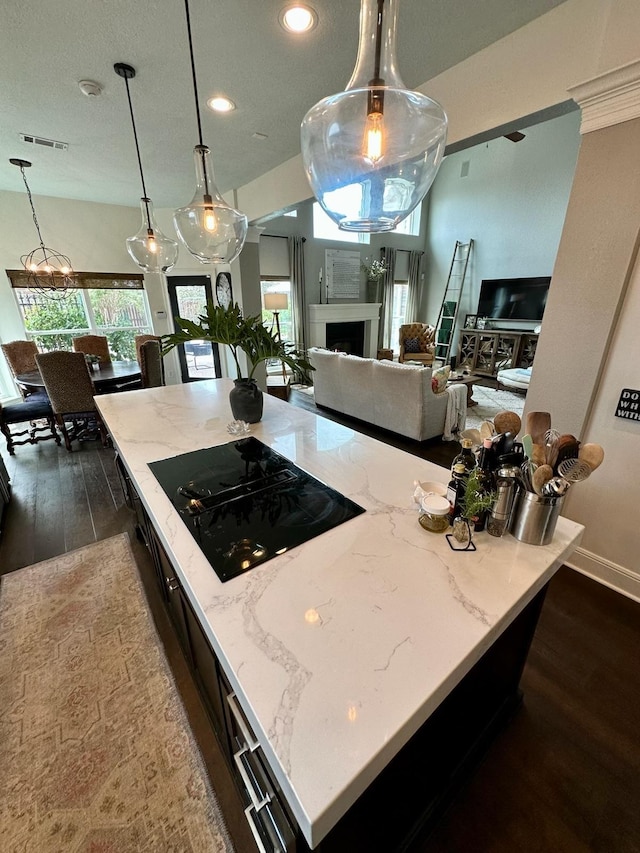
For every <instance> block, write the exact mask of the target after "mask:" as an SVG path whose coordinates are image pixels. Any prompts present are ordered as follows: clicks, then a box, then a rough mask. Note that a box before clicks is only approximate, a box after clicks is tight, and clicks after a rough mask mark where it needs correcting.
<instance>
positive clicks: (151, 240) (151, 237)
mask: <svg viewBox="0 0 640 853" xmlns="http://www.w3.org/2000/svg"><path fill="white" fill-rule="evenodd" d="M147 251H149V252H151V253H152V254H153V255H155V254H156V253H157V251H158V243H157V242H156V235H155V234H154V233H153V228H149V229H147Z"/></svg>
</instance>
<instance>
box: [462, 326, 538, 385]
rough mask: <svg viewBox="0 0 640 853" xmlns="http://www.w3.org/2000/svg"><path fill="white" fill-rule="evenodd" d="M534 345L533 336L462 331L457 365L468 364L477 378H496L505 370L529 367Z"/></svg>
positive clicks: (504, 332)
mask: <svg viewBox="0 0 640 853" xmlns="http://www.w3.org/2000/svg"><path fill="white" fill-rule="evenodd" d="M537 344H538V335H537V334H536V333H535V332H513V331H501V330H499V329H492V330H489V331H484V330H482V331H481V330H479V329H463V330H462V332H461V333H460V346H459V350H458V364H460V365H462V364H468V365H469V370H470V371H471V373H477V374H478V375H480V376H497V374H498V371H499V370H504V369H506V368H511V367H531V365H532V364H533V359H534V356H535V353H536V346H537Z"/></svg>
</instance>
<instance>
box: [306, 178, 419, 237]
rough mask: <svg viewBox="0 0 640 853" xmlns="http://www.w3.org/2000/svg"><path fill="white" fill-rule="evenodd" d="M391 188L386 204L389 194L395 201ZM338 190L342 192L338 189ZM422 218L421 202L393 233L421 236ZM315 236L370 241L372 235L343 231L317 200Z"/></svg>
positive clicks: (314, 223) (314, 217) (314, 211)
mask: <svg viewBox="0 0 640 853" xmlns="http://www.w3.org/2000/svg"><path fill="white" fill-rule="evenodd" d="M345 189H352V187H345ZM392 189H395V190H396V191H399V189H400V188H398V187H394V188H392ZM388 190H389V188H387V189H385V206H387V205H386V200H387V195H388V194H389V197H390V202H389V206H390V205H391V201H393V198H394V193H391V192H390V191H389V193H388ZM336 192H340V191H339V190H336ZM421 218H422V205H421V204H419V205H418V206H417V207H415V208H414V209H413V210H412V212H411V213H410V214H409V216H407V218H406V219H403V220H402V222H401V223H400V224H399V225H397V226H396V227H395V228H394V229H393V231H391V232H390V233H391V234H408V235H409V236H411V237H419V236H420V222H421ZM313 236H314V237H315V238H316V239H317V240H332V241H333V242H340V243H370V242H371V239H370V235H369V234H366V233H355V232H351V231H341V230H340V229H339V228H338V226H337V225H336V224H335V222H334V221H333V219H331V218H330V217H329V216H327V214H326V213H325V212H324V210H323V209H322V207H321V206H320V205H319V204H318V202H317V201H315V202H314V203H313Z"/></svg>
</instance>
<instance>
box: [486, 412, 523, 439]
mask: <svg viewBox="0 0 640 853" xmlns="http://www.w3.org/2000/svg"><path fill="white" fill-rule="evenodd" d="M493 425H494V427H495V429H496V432H511V433H513V434H514V435H517V434H518V433H519V432H520V429H521V427H522V421H521V420H520V415H518V414H516V412H511V411H502V412H498V413H497V414H496V415H495V417H494V418H493Z"/></svg>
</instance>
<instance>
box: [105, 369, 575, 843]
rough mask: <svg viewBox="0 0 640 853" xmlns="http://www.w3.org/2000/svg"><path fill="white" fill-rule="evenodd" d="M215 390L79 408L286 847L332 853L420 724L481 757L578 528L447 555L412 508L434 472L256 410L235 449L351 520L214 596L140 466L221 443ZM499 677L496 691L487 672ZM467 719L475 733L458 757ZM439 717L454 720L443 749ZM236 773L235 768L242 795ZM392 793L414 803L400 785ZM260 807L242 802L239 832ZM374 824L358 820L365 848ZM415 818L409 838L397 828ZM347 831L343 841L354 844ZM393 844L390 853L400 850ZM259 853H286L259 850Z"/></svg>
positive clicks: (434, 784) (227, 416)
mask: <svg viewBox="0 0 640 853" xmlns="http://www.w3.org/2000/svg"><path fill="white" fill-rule="evenodd" d="M230 387H231V382H230V381H228V380H211V381H206V382H200V383H191V384H186V385H178V386H170V387H165V388H157V389H149V390H145V391H131V392H128V393H127V394H120V395H108V396H102V397H98V398H96V403H97V405H98V408H99V410H100V413H101V414H102V416H103V418H104V420H105V422H106V424H107V426H108V429H109V432H110V434H111V436H112V438H113V442H114V445H115V448H116V450H117V452H118V454H119V456H120V459H121V461H122V462H123V464H124V468H125V470H126V474H127V477H128V478H129V480H130V484H131V487H132V489H133V491H134V493H135V496H136V500H137V499H138V497H139V500H140V502H141V510H142V513H143V516H144V518H145V519H146V520H147V521H148V523H149V526H150V528H151V530H152V538H153V539H154V540H157V543H158V547H159V548H160V549H161V550H162V553H163V556H162V560H163V561H164V562H163V563H162V565H163V566H164V567H165V568H164V572H165V574H166V573H167V571H168V572H169V573H171V572H173V573H174V575H175V577H172V578H171V579H170V580H171V583H170V584H169V589H170V590H173V589H174V587H175V586H176V585H179V586H180V587H181V589H182V591H183V593H184V598H185V601H186V605H187V606H186V611H187V621H188V619H189V618H190V617H189V616H188V613H192V614H193V615H194V616H195V619H196V620H197V623H198V626H199V628H201V630H202V635H203V637H204V639H205V640H206V643H207V644H208V646H210V648H211V650H212V651H213V653H214V655H215V658H216V661H217V663H216V666H219V669H220V676H221V678H222V681H223V683H224V684H228V685H229V686H230V688H231V692H232V693H233V694H234V696H233V697H232V701H233V702H235V703H237V705H238V706H239V711H240V713H241V714H242V717H243V718H244V720H245V723H244V724H243V723H242V720H241V721H240V723H239V726H240V728H242V729H248V731H245V732H244V736H245V740H246V741H248V747H247V748H246V749H245V750H244V757H245V758H246V757H247V756H248V754H249V753H252V752H254V751H256V752H260V753H261V754H262V755H263V756H264V760H265V766H266V768H267V770H268V773H269V775H270V776H271V778H272V782H273V787H274V789H275V794H276V795H279V796H280V798H281V800H282V804H283V809H284V812H285V814H286V815H288V816H289V817H290V818H291V821H292V824H293V829H294V836H295V837H296V838H297V839H298V841H297V843H298V848H297V849H299V850H301V849H305V847H304V846H302V845H308V847H309V848H312V849H315V848H318V847H319V849H321V850H325V849H327V850H333V849H348V843H347V844H345V846H344V848H341V847H340V842H339V840H338V841H337V842H336V843H335V844H332V840H333V839H336V838H337V839H339V838H340V833H341V830H342V829H344V828H345V827H346V829H345V834H344V835H343V836H342V837H344V838H348V836H349V832H350V831H351V830H352V829H353V827H351V828H349V827H348V822H349V816H350V815H353V814H357V810H358V808H359V806H361V804H362V803H363V802H365V798H366V797H367V796H369V793H370V791H372V790H373V789H376V788H377V789H378V790H377V796H378V798H380V796H382V797H383V799H384V796H385V790H384V787H383V786H382V785H381V783H380V780H384V779H386V778H387V775H388V774H389V773H391V772H392V771H393V770H394V768H396V769H397V767H398V766H399V764H398V762H399V760H400V759H401V757H402V756H403V755H404V757H405V758H406V754H407V751H409V752H411V750H412V749H413V745H414V744H415V745H416V750H417V749H418V748H421V749H422V756H421V758H420V761H421V762H422V764H421V769H420V768H416V769H415V772H416V773H424V774H425V776H429V771H430V768H429V766H425V764H424V762H425V760H426V764H427V765H428V764H429V759H428V758H427V759H425V757H424V756H425V755H426V756H429V755H430V754H431V753H430V750H431V749H432V748H433V742H432V745H431V746H430V745H429V744H430V741H429V738H428V737H427V735H428V734H429V731H428V730H429V727H430V726H431V725H432V724H433V725H434V726H436V727H435V728H434V729H433V732H432V733H431V737H432V739H433V738H434V737H435V743H436V744H440V745H441V746H442V748H441V750H440V751H441V752H443V753H446V752H451V753H455V752H456V749H457V747H458V741H459V747H460V749H459V755H457V756H456V758H455V761H454V762H453V763H454V764H456V765H458V764H460V765H462V764H464V761H465V756H466V755H467V754H468V753H470V752H471V751H472V741H473V742H475V741H482V740H483V737H484V734H485V732H487V731H489V730H490V728H491V725H492V723H493V722H494V721H495V720H496V719H497V717H499V716H500V713H501V711H502V710H503V709H505V708H507V707H508V706H509V704H510V701H511V699H513V700H514V701H515V694H516V692H517V680H518V678H519V674H520V671H521V667H522V665H523V663H524V657H525V656H526V651H527V648H528V643H529V641H530V638H531V635H532V632H533V628H534V627H535V621H536V619H537V613H538V609H539V607H540V606H541V603H542V596H543V594H544V588H545V586H546V584H547V582H548V581H549V580H550V578H551V577H552V576H553V574H554V572H555V571H556V569H557V568H558V567H559V566H560V565H561V564H562V562H563V561H564V560H565V559H566V558H567V557H568V556H569V555H570V554H571V552H572V551H573V549H574V548H575V547H576V545H577V544H578V543H579V540H580V536H581V533H582V527H581V526H580V525H578V524H575V523H574V522H571V521H569V520H567V519H563V518H560V519H559V521H558V525H557V528H556V533H555V536H554V538H553V541H552V543H551V544H550V545H547V546H544V547H536V546H530V545H525V544H522V543H519V542H517V541H516V540H514V539H513V538H512V537H511V536H505V537H503V538H502V539H495V538H493V537H491V536H489V535H488V534H486V533H482V534H478V535H476V537H475V541H476V545H477V551H476V552H454V551H452V550H451V549H450V548H449V546H448V543H447V540H446V539H445V537H444V536H442V535H438V534H434V533H430V532H427V531H425V530H423V529H422V528H421V527H420V525H419V524H418V519H417V508H416V506H415V504H414V502H413V499H412V494H413V490H414V481H416V480H418V481H426V480H437V481H440V482H446V481H447V480H448V476H449V475H448V472H447V471H445V470H444V469H442V468H439V467H438V466H436V465H433V464H431V463H429V462H426V461H424V460H422V459H419V458H416V457H414V456H411V455H409V454H406V453H404V452H402V451H399V450H397V449H395V448H392V447H390V446H388V445H385V444H382V443H380V442H378V441H376V440H374V439H371V438H369V437H367V436H364V435H361V434H359V433H356V432H354V431H353V430H351V429H348V428H346V427H343V426H340V425H338V424H336V423H334V422H332V421H329V420H326V419H324V418H322V417H319V416H316V415H313V414H310V413H309V412H305V411H303V410H300V409H296V408H294V407H292V406H290V405H289V404H287V403H285V402H284V401H282V400H278V399H276V398H274V397H271V396H267V395H265V400H264V403H265V408H264V415H263V419H262V421H261V422H260V423H259V424H255V425H252V427H251V435H253V436H255V437H256V438H257V439H259V440H260V441H262V442H264V443H265V444H266V445H268V446H269V447H271V448H273V449H274V450H276V451H277V452H278V453H280V454H281V455H282V456H285V457H287V458H288V459H290V460H292V461H293V462H294V463H295V464H296V465H298V466H299V467H300V468H302V469H304V470H306V471H308V472H309V473H311V474H312V475H313V476H315V477H316V478H317V479H319V480H321V481H323V482H324V483H327V484H329V485H330V486H332V487H333V488H334V489H336V490H337V491H339V492H340V493H342V494H343V495H345V496H347V497H348V498H350V499H351V500H353V501H355V502H356V503H358V504H359V505H360V506H362V507H364V508H365V510H366V512H365V513H364V514H361V515H358V516H357V517H355V518H353V519H351V520H349V521H348V522H346V523H344V524H341V525H340V526H338V527H335V528H333V529H332V530H329V531H328V532H326V533H323V534H322V535H320V536H318V537H316V538H314V539H311V540H310V541H308V542H306V543H304V544H303V545H300V546H298V547H296V548H293V549H291V550H289V551H286V552H284V553H282V554H281V555H279V556H277V557H275V558H273V559H271V560H269V561H268V562H265V563H263V564H261V565H258V566H256V567H254V568H253V569H251V570H250V571H247V572H246V573H244V574H242V575H240V576H238V577H235V578H233V579H232V580H230V581H228V582H226V583H221V582H220V580H219V579H218V577H217V575H216V574H215V572H214V571H213V570H212V568H211V566H210V565H209V564H208V562H207V561H206V559H205V558H204V555H203V554H202V552H201V551H200V548H199V547H198V545H197V543H196V541H195V539H194V538H193V537H192V536H191V535H190V533H189V532H188V530H187V528H186V527H185V525H184V524H183V521H182V519H181V517H180V516H179V514H178V513H177V511H176V510H175V509H174V507H173V505H172V503H171V501H170V500H169V499H168V497H167V496H166V495H165V493H164V491H163V490H162V488H161V486H160V484H159V483H158V481H157V480H156V478H155V477H154V475H153V473H152V472H151V470H150V469H149V467H148V463H150V462H154V461H157V460H161V459H166V458H168V457H172V456H176V455H179V454H183V453H187V452H189V451H193V450H196V449H200V448H207V447H212V446H215V445H219V444H223V443H227V442H229V441H233V440H235V439H236V438H237V436H232V435H230V434H229V433H228V432H227V424H228V423H229V422H230V421H231V420H232V415H231V411H230V408H229V404H228V392H229V389H230ZM165 564H168V565H165ZM166 580H169V579H168V578H166ZM180 612H181V613H182V614H184V612H185V608H184V607H183V609H182V610H181V611H180ZM181 618H182V616H180V617H179V619H178V621H179V620H180V619H181ZM185 630H186V633H187V634H188V635H191V634H192V633H193V630H192V628H189V627H188V626H187V628H186V629H185ZM511 656H513V658H514V660H513V661H508V662H507V663H506V664H505V660H506V659H507V658H510V657H511ZM195 657H197V653H196V652H194V658H195ZM504 666H506V667H507V670H508V672H507V674H506V675H505V677H504V679H502V676H500V677H498V676H497V675H496V673H497V672H498V671H499V670H501V669H502V668H503V667H504ZM498 681H500V684H499V685H498ZM503 682H504V683H503ZM496 685H497V686H496ZM503 693H504V695H503ZM456 697H459V698H458V699H457V701H456V702H455V704H454V699H455V698H456ZM484 697H489V698H488V699H487V700H485V698H484ZM484 704H486V705H487V707H486V708H485V707H482V706H483V705H484ZM443 709H445V710H444V711H443ZM460 709H466V712H465V713H463V712H462V711H460ZM223 710H224V713H225V714H227V709H226V707H225V708H224V709H223ZM456 715H457V716H456ZM213 716H215V712H214V713H213ZM475 717H478V718H480V717H482V719H480V722H479V723H478V727H477V731H472V732H471V733H470V735H469V739H468V742H467V734H466V729H467V728H469V727H470V728H473V723H472V722H470V720H472V719H473V718H475ZM443 718H448V719H450V720H452V721H453V723H452V727H453V731H448V732H447V733H446V737H449V738H450V739H451V741H450V743H449V744H447V741H446V738H445V734H444V732H445V730H446V722H447V719H443ZM234 726H235V724H233V723H232V727H234ZM443 727H444V728H443ZM450 728H451V727H450ZM425 732H426V733H427V735H425ZM425 737H427V739H426V740H425ZM416 755H417V752H416ZM433 755H434V766H435V764H436V763H437V762H436V760H435V751H434V752H433ZM243 760H244V758H243V757H242V756H241V757H240V759H236V764H241V763H242V761H243ZM438 761H440V759H438ZM438 767H439V768H440V767H441V765H440V764H438ZM398 772H400V773H401V772H402V770H400V771H397V772H396V776H395V777H394V776H389V777H388V778H389V780H390V782H389V784H388V785H387V789H388V788H389V787H390V786H396V781H394V780H397V778H398V775H397V774H398ZM438 772H440V770H439V771H438ZM449 772H451V773H452V774H454V773H455V768H453V770H451V769H449V770H447V773H449ZM241 775H242V772H241ZM250 775H251V770H250V768H249V769H247V766H244V774H243V775H242V778H243V780H245V781H247V776H250ZM248 781H249V782H250V781H251V779H249V780H248ZM372 783H373V784H372ZM407 784H408V786H409V788H413V789H414V793H415V788H416V777H415V776H414V777H412V778H408V779H407ZM449 784H450V780H449V776H447V778H446V779H442V780H440V781H438V780H436V781H433V780H431V781H430V782H429V783H428V784H427V783H425V793H424V799H425V801H426V800H427V799H429V798H430V797H431V794H430V793H429V792H428V790H427V789H429V790H430V789H431V788H434V789H435V788H438V787H441V788H443V789H445V788H447V787H448V786H449ZM381 788H382V794H381V791H380V789H381ZM386 794H388V795H389V796H391V795H392V794H393V792H392V791H390V790H387V791H386ZM274 796H275V795H274ZM252 799H254V798H252ZM408 799H409V794H408V793H407V801H408ZM372 802H374V801H373V800H372ZM389 803H390V804H391V800H389ZM260 807H261V804H260V802H255V799H254V803H253V805H250V806H249V808H248V809H247V811H248V812H249V814H248V818H249V819H250V820H254V821H255V817H256V814H258V813H259V811H260ZM391 810H392V806H391V805H390V811H391ZM367 811H368V812H370V808H369V809H368V810H365V811H364V812H363V814H366V813H367ZM387 817H388V815H383V814H380V813H378V814H375V813H369V818H368V819H369V821H370V822H371V823H372V824H374V832H375V831H377V829H376V827H375V824H376V823H378V822H379V821H380V822H383V821H384V820H386V818H387ZM414 819H415V820H417V823H416V826H418V824H419V823H420V821H419V820H418V819H417V818H415V816H414V815H411V816H410V817H407V820H408V821H413V820H414ZM362 820H363V818H362V814H361V815H360V816H358V818H357V820H356V821H355V825H356V826H358V825H360V826H361V828H362V830H363V831H364V826H363V825H362ZM406 828H407V830H408V836H407V838H401V837H400V834H398V835H397V837H398V849H401V848H402V846H403V845H404V843H405V842H406V841H407V840H410V839H409V836H410V834H411V832H412V831H413V829H410V828H409V827H406ZM378 829H379V827H378ZM394 833H397V831H396V830H394ZM394 837H395V836H394ZM294 846H295V841H294V843H293V845H292V847H291V849H294ZM265 849H269V847H268V845H266V844H265ZM271 849H285V848H284V847H280V848H279V847H278V843H277V842H275V843H274V844H273V846H272V847H271ZM353 849H356V848H353ZM363 849H364V848H363ZM369 849H373V848H369ZM376 849H385V850H387V849H388V850H391V849H394V848H393V847H392V846H387V847H384V846H383V847H379V848H376Z"/></svg>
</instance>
